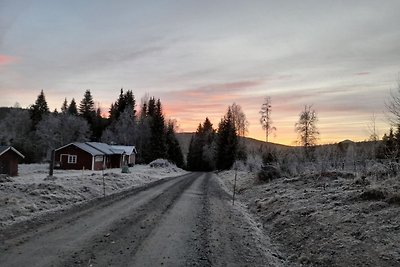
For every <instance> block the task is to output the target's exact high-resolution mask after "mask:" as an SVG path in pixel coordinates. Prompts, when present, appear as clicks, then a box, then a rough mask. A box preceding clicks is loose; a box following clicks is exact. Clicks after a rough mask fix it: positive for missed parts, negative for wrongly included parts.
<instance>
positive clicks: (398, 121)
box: [385, 78, 400, 127]
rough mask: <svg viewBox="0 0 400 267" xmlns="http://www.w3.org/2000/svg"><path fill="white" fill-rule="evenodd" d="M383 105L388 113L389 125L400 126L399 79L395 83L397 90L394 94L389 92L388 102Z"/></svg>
mask: <svg viewBox="0 0 400 267" xmlns="http://www.w3.org/2000/svg"><path fill="white" fill-rule="evenodd" d="M385 105H386V108H387V110H388V112H389V114H388V115H389V121H390V123H391V124H392V125H393V126H395V127H398V126H399V125H400V78H399V79H398V81H397V89H396V90H395V92H393V91H392V90H390V96H389V100H388V101H387V102H385Z"/></svg>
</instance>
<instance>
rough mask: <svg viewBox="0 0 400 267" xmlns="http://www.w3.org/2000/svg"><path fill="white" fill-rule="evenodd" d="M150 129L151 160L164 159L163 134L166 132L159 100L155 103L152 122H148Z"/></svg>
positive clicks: (164, 144)
mask: <svg viewBox="0 0 400 267" xmlns="http://www.w3.org/2000/svg"><path fill="white" fill-rule="evenodd" d="M153 99H154V98H153ZM149 107H150V103H149ZM150 129H151V138H150V148H151V160H155V159H158V158H166V156H167V146H166V138H165V132H166V131H165V120H164V115H163V113H162V106H161V101H160V99H158V100H157V102H156V105H155V110H154V115H153V116H152V120H151V122H150Z"/></svg>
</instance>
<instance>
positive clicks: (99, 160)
mask: <svg viewBox="0 0 400 267" xmlns="http://www.w3.org/2000/svg"><path fill="white" fill-rule="evenodd" d="M94 161H96V162H103V156H96V157H94Z"/></svg>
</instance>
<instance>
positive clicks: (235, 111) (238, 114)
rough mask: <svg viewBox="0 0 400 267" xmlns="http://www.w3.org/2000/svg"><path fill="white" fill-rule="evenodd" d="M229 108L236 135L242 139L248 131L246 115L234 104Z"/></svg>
mask: <svg viewBox="0 0 400 267" xmlns="http://www.w3.org/2000/svg"><path fill="white" fill-rule="evenodd" d="M230 108H231V112H232V117H233V123H234V124H235V129H236V132H237V135H238V136H240V137H244V136H245V135H246V133H247V131H248V126H249V122H248V121H247V119H246V115H245V114H244V112H243V110H242V107H241V106H240V105H238V104H236V103H233V104H232V105H231V106H230Z"/></svg>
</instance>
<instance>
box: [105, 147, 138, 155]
mask: <svg viewBox="0 0 400 267" xmlns="http://www.w3.org/2000/svg"><path fill="white" fill-rule="evenodd" d="M111 147H112V149H113V150H116V149H117V150H123V151H124V153H125V154H126V155H129V156H130V155H132V154H133V153H135V154H137V151H136V148H135V146H118V145H111Z"/></svg>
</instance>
